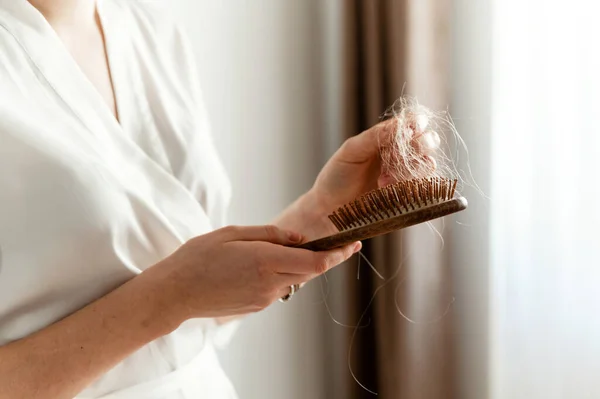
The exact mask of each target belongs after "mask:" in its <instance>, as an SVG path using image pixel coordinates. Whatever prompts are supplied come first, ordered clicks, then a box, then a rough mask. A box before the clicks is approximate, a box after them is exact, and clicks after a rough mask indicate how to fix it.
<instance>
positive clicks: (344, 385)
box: [328, 0, 455, 399]
mask: <svg viewBox="0 0 600 399" xmlns="http://www.w3.org/2000/svg"><path fill="white" fill-rule="evenodd" d="M343 14H344V15H343V31H344V36H343V37H344V46H343V48H344V56H343V60H344V62H343V63H342V70H340V71H339V73H341V74H342V75H343V79H342V81H343V90H341V92H340V96H341V98H340V101H341V103H342V105H343V107H342V115H341V120H342V121H343V123H342V124H341V127H340V130H341V133H340V134H341V135H342V136H344V137H346V138H347V137H349V136H350V135H352V134H356V133H360V132H361V131H363V130H365V129H367V128H368V127H370V126H372V125H374V124H375V123H377V122H378V121H379V119H380V116H381V115H382V114H383V113H384V111H385V110H386V108H387V107H389V106H390V105H392V103H393V102H394V100H396V99H397V98H398V97H400V96H401V95H402V94H403V93H404V94H408V95H412V96H415V97H417V98H418V99H419V101H420V102H421V103H422V104H424V105H426V106H429V107H430V108H433V109H446V107H447V106H448V101H449V99H448V97H449V89H448V87H449V81H448V80H449V53H448V51H449V50H448V49H449V47H450V43H449V41H450V34H449V33H450V32H449V30H450V26H449V25H450V24H449V19H450V16H451V12H450V1H449V0H444V1H439V0H418V1H417V0H413V1H409V0H379V1H363V0H353V1H350V0H349V1H346V2H344V6H343ZM436 227H437V228H439V229H440V230H441V228H442V226H441V225H440V223H439V222H438V223H436ZM364 244H365V245H364V249H363V254H364V255H365V256H366V258H367V259H368V260H369V261H370V262H371V263H372V264H373V266H374V267H376V268H377V269H378V270H379V271H380V273H381V274H382V275H383V276H384V277H385V279H384V280H381V279H379V278H378V277H377V276H376V275H375V274H374V273H372V272H370V271H369V267H368V266H367V265H366V263H365V261H364V260H363V261H362V262H361V263H362V266H361V271H360V278H359V279H357V275H358V271H357V268H358V259H355V260H354V263H353V264H350V265H347V266H344V267H341V268H338V269H337V270H335V271H334V272H333V273H331V275H332V276H331V277H330V289H331V290H332V291H334V292H335V293H336V296H338V297H340V296H341V297H342V298H343V299H342V300H340V299H339V298H338V299H337V301H336V303H337V306H336V307H334V309H333V310H334V313H335V315H336V316H337V315H342V317H340V318H339V319H341V320H340V321H342V322H344V323H345V324H347V325H356V324H360V326H359V327H358V328H352V327H349V326H346V327H340V326H338V325H335V324H329V325H330V328H331V329H332V330H333V331H332V332H331V334H333V335H334V336H335V337H336V338H335V339H331V340H330V342H329V343H330V345H331V346H333V348H331V347H330V348H328V349H329V352H328V353H329V355H330V356H336V357H337V361H336V362H332V364H331V367H332V368H333V370H332V375H333V378H332V381H333V386H332V387H330V391H329V396H330V397H335V398H338V397H340V398H341V397H343V398H363V397H364V398H372V397H374V396H373V393H371V392H369V391H372V392H375V393H377V394H378V395H379V397H381V398H403V399H412V398H418V399H428V398H432V399H433V398H436V399H437V398H446V399H447V398H452V397H454V396H455V395H454V392H455V388H454V386H453V381H454V380H455V378H454V374H453V373H454V372H453V364H454V359H453V357H454V356H453V342H452V335H451V331H452V314H451V312H449V313H447V314H446V315H445V317H442V318H440V316H441V315H443V314H444V313H445V311H446V310H447V309H448V308H449V304H450V303H451V301H452V295H451V294H452V286H451V281H452V278H451V275H450V267H449V264H448V263H447V262H446V261H445V259H447V258H448V257H447V256H446V255H445V254H444V253H443V252H442V250H441V249H440V248H441V241H440V239H439V237H437V236H436V234H435V233H434V232H433V231H432V230H431V229H430V228H429V227H428V226H416V227H412V228H409V229H407V230H405V231H404V232H402V233H397V234H392V235H388V236H385V237H380V238H376V239H373V240H370V241H368V242H365V243H364ZM399 268H400V269H399ZM373 297H374V300H373V301H372V303H371V300H372V298H373ZM365 309H366V310H365ZM399 310H400V311H401V312H402V313H403V314H404V315H405V316H406V317H408V318H410V319H411V320H413V321H415V322H416V323H413V322H411V321H409V320H407V318H405V317H403V316H402V315H400V313H399ZM363 312H364V313H363ZM361 316H362V317H361ZM348 355H349V359H348V360H349V366H350V369H351V370H352V372H353V373H354V375H355V377H356V379H357V380H358V382H357V381H355V380H354V378H353V376H352V374H351V373H350V371H349V369H348V367H347V365H346V363H345V360H346V359H347V356H348ZM361 385H362V386H361Z"/></svg>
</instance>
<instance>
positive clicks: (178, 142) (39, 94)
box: [0, 0, 235, 399]
mask: <svg viewBox="0 0 600 399" xmlns="http://www.w3.org/2000/svg"><path fill="white" fill-rule="evenodd" d="M98 7H99V12H100V16H101V20H102V23H103V26H104V30H105V35H106V45H107V51H108V58H109V64H110V70H111V73H112V78H113V81H114V87H115V96H116V103H117V107H118V113H119V116H120V121H121V123H120V124H119V123H118V122H117V120H116V119H115V118H114V116H113V115H112V113H111V112H110V110H109V107H108V106H107V105H106V104H105V102H104V100H103V99H102V97H101V96H100V94H99V92H98V91H97V90H96V89H95V87H94V86H93V85H92V84H91V83H90V81H89V80H88V79H87V77H86V76H85V75H84V74H83V72H82V71H81V70H80V69H79V67H78V65H77V64H76V62H75V61H74V60H73V58H72V57H71V55H70V54H69V53H68V51H67V50H66V48H65V47H64V46H63V44H62V42H61V40H60V39H59V37H58V36H57V35H56V33H55V32H54V30H53V29H52V28H51V26H50V25H49V24H48V23H47V21H46V20H45V19H44V18H43V16H42V15H41V14H40V13H39V12H38V11H37V10H36V9H35V8H33V7H32V6H31V5H30V4H29V3H28V2H27V1H26V0H0V254H1V257H0V345H4V344H7V343H9V342H11V341H14V340H18V339H20V338H23V337H25V336H27V335H29V334H31V333H33V332H35V331H38V330H40V329H43V328H44V327H47V326H48V325H50V324H52V323H53V322H55V321H57V320H59V319H61V318H63V317H65V316H67V315H69V314H71V313H73V312H74V311H76V310H77V309H79V308H81V307H83V306H85V305H86V304H87V303H89V302H91V301H94V300H95V299H97V298H99V297H101V296H103V295H105V294H106V293H108V292H109V291H111V290H112V289H114V288H115V287H117V286H119V285H120V284H122V283H123V282H125V281H127V280H128V279H131V278H132V277H134V276H136V275H137V274H139V273H140V272H141V271H142V270H144V269H145V268H147V267H150V266H152V265H153V264H155V263H156V262H157V261H159V260H161V259H163V258H164V257H166V256H167V255H169V254H170V253H172V252H173V251H174V250H175V249H176V248H177V247H179V246H180V245H181V244H182V243H184V242H185V241H186V240H187V239H189V238H191V237H193V236H197V235H200V234H203V233H206V232H209V231H211V230H213V229H214V228H217V227H220V226H221V225H223V223H224V215H225V211H226V207H227V204H228V202H229V197H230V187H229V182H228V180H227V177H226V175H225V173H224V170H223V167H222V165H221V163H220V161H219V160H218V158H217V155H216V151H215V149H214V146H213V143H212V141H211V138H210V136H209V126H208V124H207V118H206V114H205V110H204V108H203V105H202V102H201V99H200V96H199V91H198V85H197V82H196V80H195V76H194V73H195V68H194V64H193V61H192V55H191V52H190V50H189V46H188V44H187V42H186V40H185V38H184V37H183V36H182V34H181V33H180V31H179V30H178V29H177V28H176V27H175V25H174V24H172V23H170V22H168V19H166V18H165V17H164V15H163V13H162V12H161V10H160V9H154V8H153V7H154V6H149V5H145V4H143V2H141V1H140V2H136V1H133V0H99V4H98ZM228 328H229V327H226V329H225V330H223V328H221V327H217V325H216V323H215V321H214V320H212V319H196V320H190V321H187V322H185V323H184V324H183V325H182V326H181V327H180V328H179V329H177V330H176V331H174V332H173V333H171V334H169V335H167V336H164V337H162V338H160V339H158V340H156V341H154V342H151V343H149V344H147V345H146V346H144V347H143V348H141V349H140V350H138V351H137V352H136V353H134V354H132V355H131V356H129V357H128V358H126V359H125V360H124V361H123V362H122V363H120V364H119V365H117V366H116V367H115V368H114V369H112V370H111V371H109V372H108V373H107V374H105V375H104V376H102V377H101V378H100V379H99V380H98V381H97V382H95V383H94V384H93V385H92V386H90V387H89V388H88V389H86V390H85V391H84V392H82V393H81V394H80V395H79V396H77V398H86V399H87V398H106V399H108V398H110V399H151V398H152V399H159V398H160V399H188V398H194V399H198V398H210V399H221V398H233V397H235V393H234V392H233V389H232V387H231V384H230V383H229V381H228V379H227V378H226V376H225V375H224V373H223V371H222V369H221V367H220V365H219V362H218V360H217V357H216V355H215V347H216V346H218V345H219V343H220V341H223V342H224V341H226V339H227V336H228V335H229V332H230V331H228V330H227V329H228Z"/></svg>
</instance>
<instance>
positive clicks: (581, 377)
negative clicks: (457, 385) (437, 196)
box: [491, 0, 600, 399]
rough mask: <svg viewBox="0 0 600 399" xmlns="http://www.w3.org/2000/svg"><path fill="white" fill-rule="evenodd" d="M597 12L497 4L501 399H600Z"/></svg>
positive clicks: (497, 376)
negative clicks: (599, 381)
mask: <svg viewBox="0 0 600 399" xmlns="http://www.w3.org/2000/svg"><path fill="white" fill-rule="evenodd" d="M598 11H600V6H599V5H598V3H597V2H593V1H582V0H574V1H572V2H569V3H568V4H566V3H562V2H556V1H542V0H537V1H533V0H532V1H526V2H523V1H520V0H496V1H494V5H493V18H494V21H493V22H494V23H493V26H494V43H493V44H494V46H493V60H494V61H493V69H494V76H493V97H492V100H493V102H492V107H493V108H492V109H493V113H492V127H493V128H492V160H491V165H492V192H491V222H492V229H491V233H492V240H491V249H492V279H491V288H492V291H491V298H492V308H491V310H492V312H491V315H492V317H491V342H492V363H491V366H492V367H491V369H492V375H491V377H492V378H491V383H492V386H491V392H492V396H491V397H492V398H494V399H502V398H515V399H521V398H527V399H537V398H544V399H554V398H557V399H558V398H579V399H582V398H598V397H600V385H599V384H598V376H599V375H600V339H599V338H598V337H600V318H599V317H598V315H600V289H599V288H598V287H600V239H599V234H598V227H599V226H600V209H599V207H598V204H599V203H600V201H599V198H600V186H599V185H598V180H599V176H600V167H599V163H598V159H600V129H599V127H598V118H597V114H598V107H599V106H600V78H599V76H598V71H600V51H599V50H598V37H600V27H599V24H598V21H597V15H598Z"/></svg>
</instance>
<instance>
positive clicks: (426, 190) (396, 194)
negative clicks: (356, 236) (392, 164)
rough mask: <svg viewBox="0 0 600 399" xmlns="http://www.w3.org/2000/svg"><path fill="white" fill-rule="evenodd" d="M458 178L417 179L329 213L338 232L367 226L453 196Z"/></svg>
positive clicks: (374, 193) (397, 184)
mask: <svg viewBox="0 0 600 399" xmlns="http://www.w3.org/2000/svg"><path fill="white" fill-rule="evenodd" d="M457 182H458V181H457V180H456V179H446V178H440V177H432V178H428V179H414V180H407V181H403V182H399V183H394V184H390V185H389V186H386V187H382V188H378V189H376V190H372V191H369V192H368V193H366V194H364V195H362V196H361V197H359V198H357V199H355V200H354V201H352V202H349V203H348V204H346V205H344V206H342V207H340V208H338V209H337V210H336V211H335V212H333V213H332V214H331V215H329V220H331V222H332V223H333V224H334V225H335V227H336V228H337V229H338V230H339V231H345V230H350V229H353V228H355V227H359V226H365V225H368V224H371V223H374V222H376V221H378V220H383V219H388V218H391V217H394V216H399V215H403V214H405V213H408V212H412V211H414V210H416V209H420V208H423V207H427V206H429V205H433V204H439V203H440V202H444V201H449V200H451V199H452V198H454V191H455V190H456V184H457Z"/></svg>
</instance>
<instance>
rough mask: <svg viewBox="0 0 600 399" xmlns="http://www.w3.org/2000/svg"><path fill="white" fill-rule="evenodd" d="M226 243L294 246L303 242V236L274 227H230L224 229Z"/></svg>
mask: <svg viewBox="0 0 600 399" xmlns="http://www.w3.org/2000/svg"><path fill="white" fill-rule="evenodd" d="M222 233H223V234H224V235H225V240H226V241H264V242H270V243H273V244H280V245H294V244H299V243H301V242H302V241H303V239H304V237H303V236H302V234H300V233H297V232H293V231H287V230H283V229H280V228H279V227H277V226H274V225H266V226H229V227H225V228H223V229H222Z"/></svg>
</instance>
